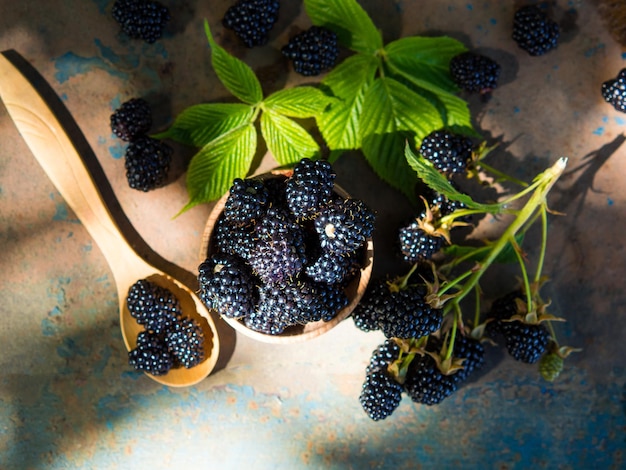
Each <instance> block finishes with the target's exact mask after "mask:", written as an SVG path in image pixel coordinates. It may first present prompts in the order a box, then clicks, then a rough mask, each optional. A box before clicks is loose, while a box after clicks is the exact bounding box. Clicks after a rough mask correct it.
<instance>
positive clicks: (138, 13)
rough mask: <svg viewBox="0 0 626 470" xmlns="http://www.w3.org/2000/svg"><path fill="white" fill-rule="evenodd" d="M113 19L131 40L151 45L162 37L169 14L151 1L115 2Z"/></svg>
mask: <svg viewBox="0 0 626 470" xmlns="http://www.w3.org/2000/svg"><path fill="white" fill-rule="evenodd" d="M112 14H113V18H114V19H115V21H117V22H118V23H119V24H120V26H121V27H122V31H124V32H125V33H126V34H128V35H129V36H130V37H131V38H135V39H143V40H144V41H146V42H147V43H149V44H152V43H153V42H155V41H156V40H157V39H160V38H161V36H162V35H163V30H164V29H165V25H166V24H167V23H168V22H169V20H170V12H169V10H168V9H167V7H165V6H163V5H162V4H161V3H159V2H156V1H151V0H117V1H116V2H115V3H114V4H113V10H112Z"/></svg>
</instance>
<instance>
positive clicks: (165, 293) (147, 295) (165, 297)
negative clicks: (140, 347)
mask: <svg viewBox="0 0 626 470" xmlns="http://www.w3.org/2000/svg"><path fill="white" fill-rule="evenodd" d="M126 305H127V307H128V311H129V312H130V315H131V316H132V317H133V318H134V319H135V320H136V321H137V323H139V324H140V325H142V326H143V327H144V328H145V329H146V330H150V331H152V332H154V333H156V334H162V333H164V332H165V331H167V330H168V329H169V328H170V327H171V326H172V325H173V324H174V323H175V322H177V321H178V320H180V318H181V316H182V311H181V307H180V303H179V302H178V299H177V298H176V296H175V295H174V294H173V293H172V292H171V291H169V290H168V289H165V288H163V287H160V286H158V285H156V284H154V283H153V282H151V281H148V280H147V279H141V280H139V281H137V282H135V283H134V284H133V285H132V286H131V287H130V289H129V290H128V295H127V297H126Z"/></svg>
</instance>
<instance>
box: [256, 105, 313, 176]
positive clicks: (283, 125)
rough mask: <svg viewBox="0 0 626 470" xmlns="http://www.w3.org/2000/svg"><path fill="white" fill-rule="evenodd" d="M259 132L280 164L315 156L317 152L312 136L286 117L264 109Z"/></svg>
mask: <svg viewBox="0 0 626 470" xmlns="http://www.w3.org/2000/svg"><path fill="white" fill-rule="evenodd" d="M261 132H262V133H263V138H264V139H265V143H266V144H267V148H268V149H269V150H270V152H272V154H273V155H274V158H276V161H278V163H279V164H280V165H288V164H291V163H296V162H298V161H300V160H301V159H303V158H315V156H316V155H318V154H319V146H318V145H317V143H316V142H315V140H313V137H311V135H310V134H309V133H308V132H307V131H306V130H305V129H304V128H303V127H302V126H300V125H299V124H298V123H296V122H295V121H293V120H291V119H289V118H288V117H285V116H282V115H280V114H277V113H274V112H272V111H265V112H264V113H263V114H262V115H261Z"/></svg>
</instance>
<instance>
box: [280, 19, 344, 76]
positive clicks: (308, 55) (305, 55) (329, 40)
mask: <svg viewBox="0 0 626 470" xmlns="http://www.w3.org/2000/svg"><path fill="white" fill-rule="evenodd" d="M281 52H282V54H283V55H284V56H285V57H286V58H287V59H289V60H290V61H291V63H292V64H293V69H294V70H295V71H296V72H297V73H299V74H301V75H304V76H314V75H319V74H320V73H322V72H323V71H325V70H329V69H331V68H332V67H333V66H334V65H335V61H336V60H337V56H338V55H339V48H338V46H337V35H336V34H335V33H334V32H333V31H331V30H329V29H328V28H324V27H322V26H312V27H310V28H309V29H307V30H306V31H303V32H301V33H299V34H296V35H295V36H294V37H292V38H291V39H290V40H289V42H288V43H287V44H286V45H285V46H284V47H283V48H282V49H281Z"/></svg>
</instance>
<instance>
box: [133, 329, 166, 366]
mask: <svg viewBox="0 0 626 470" xmlns="http://www.w3.org/2000/svg"><path fill="white" fill-rule="evenodd" d="M128 363H129V364H130V365H131V366H132V367H133V368H134V369H135V370H140V371H143V372H147V373H149V374H152V375H165V374H167V373H168V372H169V371H170V369H172V368H173V367H174V358H173V356H172V354H170V352H169V350H168V348H167V345H166V344H165V341H163V338H162V337H161V336H159V335H157V334H156V333H154V332H151V331H142V332H140V333H139V335H137V346H136V347H135V348H134V349H131V350H130V351H129V352H128Z"/></svg>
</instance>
